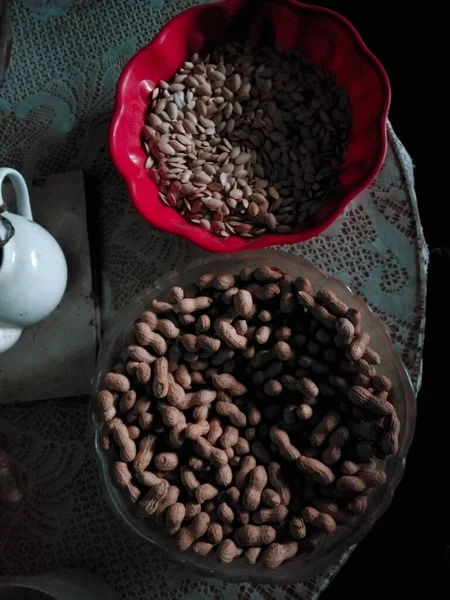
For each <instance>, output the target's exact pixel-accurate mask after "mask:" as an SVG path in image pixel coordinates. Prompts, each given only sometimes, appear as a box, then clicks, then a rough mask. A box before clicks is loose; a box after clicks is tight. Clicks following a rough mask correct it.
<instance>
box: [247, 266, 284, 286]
mask: <svg viewBox="0 0 450 600" xmlns="http://www.w3.org/2000/svg"><path fill="white" fill-rule="evenodd" d="M253 277H254V278H255V279H256V281H268V282H270V283H273V282H276V281H279V280H280V279H281V278H282V277H283V273H280V272H279V271H277V270H276V269H273V268H271V267H266V266H261V267H256V268H255V270H254V271H253Z"/></svg>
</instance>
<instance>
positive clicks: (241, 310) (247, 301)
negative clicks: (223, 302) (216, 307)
mask: <svg viewBox="0 0 450 600" xmlns="http://www.w3.org/2000/svg"><path fill="white" fill-rule="evenodd" d="M233 306H234V309H235V311H236V312H237V314H238V315H240V316H241V317H244V319H248V318H249V317H250V316H251V314H252V311H253V297H252V295H251V294H250V292H248V291H247V290H239V291H238V293H237V294H236V295H235V296H233Z"/></svg>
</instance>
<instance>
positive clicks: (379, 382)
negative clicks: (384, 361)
mask: <svg viewBox="0 0 450 600" xmlns="http://www.w3.org/2000/svg"><path fill="white" fill-rule="evenodd" d="M372 387H373V389H374V390H375V391H376V392H390V391H391V390H392V381H391V380H390V379H389V377H386V375H375V376H374V377H372Z"/></svg>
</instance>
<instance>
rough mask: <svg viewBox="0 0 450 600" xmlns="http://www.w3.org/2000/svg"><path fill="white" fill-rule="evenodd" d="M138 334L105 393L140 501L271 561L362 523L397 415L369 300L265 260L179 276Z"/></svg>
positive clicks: (116, 462) (177, 528)
mask: <svg viewBox="0 0 450 600" xmlns="http://www.w3.org/2000/svg"><path fill="white" fill-rule="evenodd" d="M134 337H135V339H134V343H133V344H132V345H130V346H128V347H127V348H126V349H125V350H124V352H123V355H122V361H121V362H120V363H119V364H117V365H116V366H115V367H114V368H113V369H112V371H111V372H110V373H108V374H107V375H106V376H105V377H104V389H103V390H102V391H100V392H99V394H98V407H99V411H100V413H101V416H102V420H103V422H104V432H103V434H102V447H103V448H104V449H105V450H108V451H109V452H110V453H112V465H113V466H112V471H113V473H112V475H113V479H114V482H115V484H116V485H117V486H119V487H120V488H121V489H122V491H123V493H124V494H125V496H126V498H127V499H128V501H129V502H130V504H131V505H132V506H133V510H134V511H135V512H136V514H138V515H140V516H142V517H143V518H145V517H149V518H152V519H154V520H155V521H156V523H158V524H160V525H161V527H164V528H165V530H166V532H167V534H168V535H169V536H174V540H175V542H176V544H177V546H178V548H179V549H180V550H181V551H186V550H188V549H192V550H193V551H194V552H197V553H198V554H200V555H202V556H206V555H209V554H210V553H215V554H216V556H217V559H218V560H219V561H221V562H222V563H230V562H231V561H233V560H234V559H236V558H238V557H241V556H242V557H243V558H244V560H245V561H246V562H247V563H248V564H251V565H253V564H255V563H258V564H261V565H262V566H264V567H267V568H276V567H278V566H279V565H280V564H282V563H283V562H284V561H286V560H288V559H291V558H293V557H294V556H297V555H303V554H304V553H307V552H311V551H312V550H314V549H315V548H317V547H318V546H319V545H320V544H321V543H322V542H323V540H324V539H325V538H326V536H327V535H330V534H332V533H333V532H334V531H335V530H336V527H337V526H341V525H343V526H345V525H350V526H352V527H354V526H356V525H358V523H359V521H360V520H361V519H362V518H363V516H364V514H365V513H366V511H367V510H368V502H369V498H370V490H371V488H373V487H378V486H383V485H384V484H385V483H386V474H385V472H384V470H383V469H382V468H380V467H379V465H380V464H382V461H383V460H384V459H386V458H387V457H388V456H391V455H393V454H395V453H396V452H397V451H398V444H399V430H400V423H399V419H398V417H397V415H396V411H395V408H394V406H393V404H392V403H391V391H392V390H391V388H392V382H391V381H390V380H389V379H388V378H387V377H386V376H383V375H379V374H377V372H376V365H378V364H379V363H380V356H379V355H378V354H377V352H375V351H374V350H373V349H372V348H371V347H370V345H369V344H370V338H369V335H368V334H367V333H366V332H364V331H363V330H362V327H361V314H360V313H359V312H358V311H357V310H355V309H352V308H349V307H348V306H347V305H346V304H344V303H343V302H342V301H341V300H340V299H339V298H337V297H336V295H335V294H334V293H333V292H332V291H330V290H326V289H323V290H320V291H318V292H317V293H316V294H315V295H314V293H313V289H312V285H311V283H310V281H309V280H308V279H307V278H305V277H303V276H299V277H298V278H297V279H296V280H295V281H293V280H292V279H291V278H290V277H289V276H288V275H287V274H286V273H284V272H282V271H281V270H279V269H278V268H276V267H268V266H258V267H256V268H244V269H242V270H241V272H240V273H239V275H236V276H235V275H233V274H229V273H227V274H219V275H216V274H213V273H205V274H203V275H202V276H201V277H200V278H199V280H198V281H197V283H196V284H192V285H189V286H187V287H186V288H185V289H182V288H180V287H173V288H172V289H171V291H170V298H167V299H165V300H153V302H152V310H151V311H150V310H149V311H146V312H144V313H143V314H142V315H141V317H140V318H139V320H138V321H137V322H136V323H135V326H134Z"/></svg>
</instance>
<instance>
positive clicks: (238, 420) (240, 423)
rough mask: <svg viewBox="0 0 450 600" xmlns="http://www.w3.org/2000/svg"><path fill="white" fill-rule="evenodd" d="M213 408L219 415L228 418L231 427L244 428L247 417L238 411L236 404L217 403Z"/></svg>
mask: <svg viewBox="0 0 450 600" xmlns="http://www.w3.org/2000/svg"><path fill="white" fill-rule="evenodd" d="M215 408H216V411H217V412H218V413H219V415H222V416H223V417H228V418H229V420H230V423H231V424H232V425H235V426H236V427H246V425H247V417H246V415H245V413H243V412H242V411H241V410H239V408H238V407H237V406H236V404H232V403H231V402H217V403H216V407H215Z"/></svg>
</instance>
